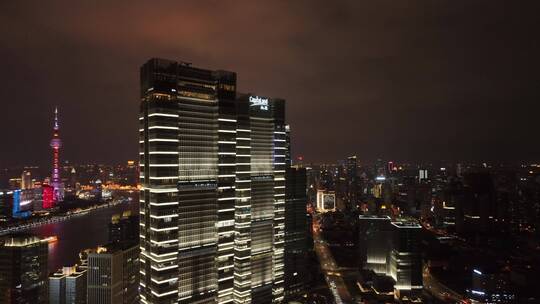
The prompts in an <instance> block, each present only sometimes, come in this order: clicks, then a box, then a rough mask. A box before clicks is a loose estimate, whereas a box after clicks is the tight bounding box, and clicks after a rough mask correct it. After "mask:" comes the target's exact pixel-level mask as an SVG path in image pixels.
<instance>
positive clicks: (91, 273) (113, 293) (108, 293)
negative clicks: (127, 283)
mask: <svg viewBox="0 0 540 304" xmlns="http://www.w3.org/2000/svg"><path fill="white" fill-rule="evenodd" d="M122 267H123V259H122V251H121V250H120V249H116V248H115V249H112V248H103V247H100V248H98V249H97V250H96V251H94V252H90V253H89V254H88V272H87V288H88V289H87V297H88V298H87V300H88V304H117V303H122V302H123V284H122V283H123V282H122V279H123V276H122Z"/></svg>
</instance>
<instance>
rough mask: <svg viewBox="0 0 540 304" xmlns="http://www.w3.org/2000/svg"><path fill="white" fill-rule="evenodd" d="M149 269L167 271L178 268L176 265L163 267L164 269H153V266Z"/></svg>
mask: <svg viewBox="0 0 540 304" xmlns="http://www.w3.org/2000/svg"><path fill="white" fill-rule="evenodd" d="M150 268H152V269H154V270H156V271H164V270H169V269H174V268H178V265H171V266H165V267H161V268H160V267H155V266H154V265H152V266H150Z"/></svg>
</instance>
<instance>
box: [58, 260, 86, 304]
mask: <svg viewBox="0 0 540 304" xmlns="http://www.w3.org/2000/svg"><path fill="white" fill-rule="evenodd" d="M86 272H87V269H85V268H81V267H79V266H77V265H75V266H72V267H63V268H62V269H59V270H58V271H57V272H55V273H53V274H52V275H51V276H49V304H85V303H86V284H87V281H86V280H87V278H86Z"/></svg>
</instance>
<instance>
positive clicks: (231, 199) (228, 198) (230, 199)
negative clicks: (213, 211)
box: [218, 197, 236, 201]
mask: <svg viewBox="0 0 540 304" xmlns="http://www.w3.org/2000/svg"><path fill="white" fill-rule="evenodd" d="M235 199H236V197H220V198H218V201H233V200H235Z"/></svg>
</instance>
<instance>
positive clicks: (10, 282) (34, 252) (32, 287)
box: [0, 235, 48, 304]
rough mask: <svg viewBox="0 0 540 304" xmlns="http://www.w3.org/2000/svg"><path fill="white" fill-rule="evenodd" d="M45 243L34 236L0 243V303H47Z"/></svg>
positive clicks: (9, 238)
mask: <svg viewBox="0 0 540 304" xmlns="http://www.w3.org/2000/svg"><path fill="white" fill-rule="evenodd" d="M47 257H48V247H47V242H46V241H43V240H41V239H39V238H37V237H35V236H29V235H21V236H10V237H6V238H5V239H3V240H0V303H13V304H18V303H21V304H22V303H25V304H26V303H47V301H48V297H47V291H48V287H47V286H48V284H47V283H48V280H47Z"/></svg>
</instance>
